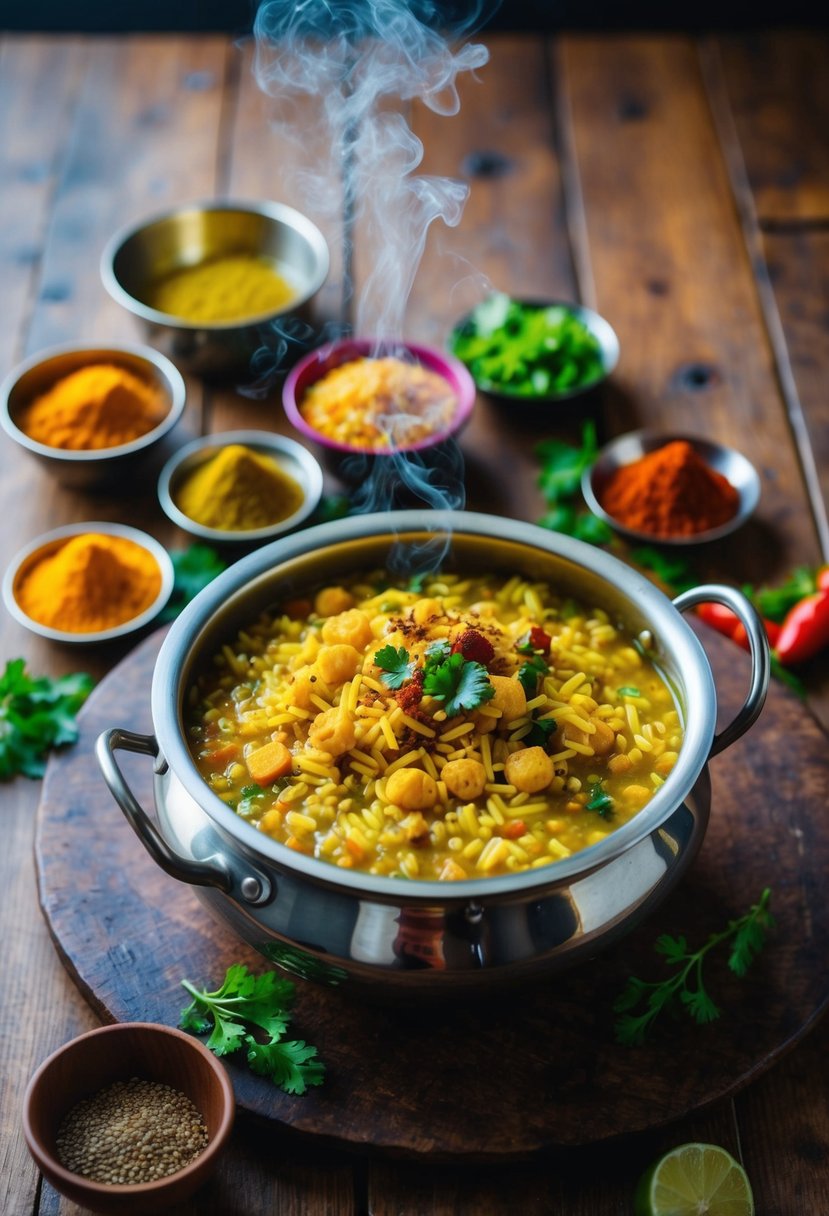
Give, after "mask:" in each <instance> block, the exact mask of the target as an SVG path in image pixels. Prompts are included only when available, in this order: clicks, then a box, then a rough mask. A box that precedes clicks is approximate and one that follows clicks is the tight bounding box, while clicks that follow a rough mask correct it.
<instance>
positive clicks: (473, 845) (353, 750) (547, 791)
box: [188, 572, 682, 880]
mask: <svg viewBox="0 0 829 1216" xmlns="http://www.w3.org/2000/svg"><path fill="white" fill-rule="evenodd" d="M413 583H417V584H418V585H417V588H416V589H414V586H413ZM413 583H410V584H408V585H407V584H404V583H401V584H399V585H398V584H391V583H390V582H389V578H388V576H387V575H386V574H384V573H380V572H378V573H375V574H373V575H368V576H362V577H360V578H358V579H355V580H354V581H353V582H351V583H348V584H345V585H338V586H327V587H323V588H322V589H321V590H319V591H318V592H317V593H316V595H315V597H314V598H313V601H311V600H294V601H292V602H289V603H285V604H283V605H280V610H279V611H277V612H276V613H275V614H271V615H267V616H263V617H262V618H261V619H260V620H259V621H258V622H257V623H256V624H255V625H253V626H252V627H251V628H250V629H248V630H245V631H243V632H242V633H240V634H239V636H238V637H237V638H236V640H235V642H234V643H233V645H232V646H225V647H224V648H223V650H222V653H221V654H218V655H216V656H215V664H214V668H213V670H212V671H211V672H210V673H208V674H207V675H204V676H202V677H201V678H200V679H199V680H198V681H197V682H196V684H195V685H194V686H193V687H192V688H191V689H190V694H189V709H188V728H189V740H190V746H191V749H192V753H193V756H194V758H195V761H196V764H197V765H198V767H199V770H200V771H201V773H202V774H203V776H204V778H205V780H206V781H207V783H208V784H209V786H210V787H211V789H213V790H214V791H215V792H216V794H218V796H219V797H220V798H221V799H223V801H225V802H226V803H227V804H228V805H229V806H231V807H233V808H234V810H235V811H236V813H237V814H239V815H241V816H243V817H244V818H245V819H247V820H248V821H249V822H251V823H253V824H255V825H256V826H257V827H258V828H259V829H260V830H261V831H262V832H265V833H266V834H267V835H269V836H271V837H273V839H274V840H278V841H280V842H282V843H283V844H285V845H287V846H288V847H289V848H291V849H295V850H296V851H297V852H299V853H303V854H306V855H307V856H313V857H317V858H320V859H321V860H324V861H328V862H330V863H331V864H332V865H336V866H340V867H343V868H346V869H354V870H362V871H365V872H367V873H370V874H381V875H392V876H397V877H406V878H410V879H435V878H437V879H443V880H457V879H464V878H481V877H486V876H489V875H496V874H506V873H512V872H516V871H520V870H527V869H535V868H536V867H538V866H544V865H547V864H549V863H550V862H553V861H557V860H559V859H560V858H563V857H568V856H569V855H570V854H571V853H574V852H577V851H578V850H579V849H583V848H585V847H587V846H588V845H592V844H595V843H597V842H598V841H601V840H603V839H604V838H605V837H606V836H607V835H608V834H609V833H611V832H613V831H615V830H616V828H618V827H620V826H621V825H622V824H624V823H626V822H627V821H628V820H630V819H631V818H632V817H633V816H634V815H636V814H637V813H638V812H639V811H640V810H641V809H642V807H644V806H645V804H646V803H647V802H648V801H649V800H650V798H651V797H652V796H653V794H654V793H655V791H656V790H657V789H658V787H659V786H660V785H661V784H662V782H663V781H664V779H665V777H666V776H667V774H668V773H669V772H670V771H671V769H672V767H673V765H674V763H675V762H676V759H677V754H678V752H679V749H680V747H681V744H682V728H681V724H680V720H679V714H678V711H677V708H676V705H675V703H674V700H673V697H672V695H671V692H670V691H669V689H668V687H667V685H666V684H665V682H664V680H663V679H662V677H661V676H660V675H659V673H658V672H657V670H656V669H655V667H654V666H653V664H652V663H651V662H650V661H649V659H648V658H647V657H646V653H645V651H644V650H643V648H642V646H641V645H639V644H638V643H637V642H635V641H634V639H632V638H630V637H627V636H625V634H624V633H623V632H622V631H621V630H620V628H619V627H618V626H617V624H616V623H614V622H613V621H612V620H611V619H610V618H609V617H608V614H607V613H606V612H605V611H603V610H602V609H601V608H596V607H591V606H587V605H585V604H579V603H577V602H575V601H574V600H572V599H571V598H569V597H564V596H560V595H557V594H556V592H555V591H554V590H553V589H552V588H550V587H548V586H546V585H545V584H542V583H530V582H528V581H525V580H524V579H521V578H519V577H517V576H516V577H513V578H510V579H508V580H497V579H493V578H484V577H472V578H467V577H459V576H456V575H452V574H435V575H432V576H429V577H428V578H427V579H426V580H425V581H424V582H423V585H420V582H419V581H418V580H414V581H413Z"/></svg>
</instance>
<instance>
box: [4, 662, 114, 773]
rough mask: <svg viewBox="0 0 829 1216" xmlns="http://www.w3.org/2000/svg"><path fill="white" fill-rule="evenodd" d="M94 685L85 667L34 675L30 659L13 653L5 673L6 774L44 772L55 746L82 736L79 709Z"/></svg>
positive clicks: (71, 741) (72, 741) (60, 745)
mask: <svg viewBox="0 0 829 1216" xmlns="http://www.w3.org/2000/svg"><path fill="white" fill-rule="evenodd" d="M91 691H92V677H91V676H89V675H86V674H85V673H84V672H75V674H74V675H69V676H59V677H58V679H56V680H52V679H50V678H49V677H48V676H40V677H34V676H31V675H29V673H28V672H27V670H26V660H25V659H10V660H9V661H8V662H7V663H6V668H5V671H4V672H3V674H2V676H0V780H3V781H7V780H8V779H9V778H10V777H13V776H14V775H15V774H16V773H22V774H23V775H24V776H25V777H42V776H43V774H44V772H45V771H46V755H47V753H48V752H49V750H50V749H51V748H53V747H62V746H64V745H65V744H68V743H74V742H75V740H76V739H77V737H78V725H77V722H76V721H75V715H76V714H77V712H78V710H79V709H80V707H81V706H82V705H83V703H84V701H85V700H86V698H87V697H88V696H89V694H90V692H91Z"/></svg>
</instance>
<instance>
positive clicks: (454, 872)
mask: <svg viewBox="0 0 829 1216" xmlns="http://www.w3.org/2000/svg"><path fill="white" fill-rule="evenodd" d="M440 876H441V878H444V879H447V878H448V879H450V880H451V879H460V878H466V877H467V874H466V871H465V870H464V869H463V868H462V867H461V866H459V865H458V863H457V862H456V861H453V860H452V858H451V857H447V859H446V861H445V862H444V863H443V869H442V870H441V872H440Z"/></svg>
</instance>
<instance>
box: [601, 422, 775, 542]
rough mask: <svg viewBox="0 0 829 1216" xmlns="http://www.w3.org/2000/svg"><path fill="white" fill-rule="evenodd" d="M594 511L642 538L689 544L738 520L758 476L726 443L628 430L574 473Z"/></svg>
mask: <svg viewBox="0 0 829 1216" xmlns="http://www.w3.org/2000/svg"><path fill="white" fill-rule="evenodd" d="M582 492H583V494H584V499H585V502H586V503H587V505H588V507H589V508H590V510H591V511H592V512H593V514H594V515H596V516H598V518H599V519H602V520H604V522H605V523H606V524H609V525H610V527H612V528H614V529H615V530H616V531H617V532H620V533H622V534H623V535H624V536H628V537H631V538H632V539H634V540H638V541H642V542H644V543H649V544H653V543H657V544H660V545H693V544H701V543H703V542H706V541H711V540H718V539H719V538H720V537H723V536H727V535H728V534H729V533H730V532H734V531H736V529H737V528H739V527H741V526H742V525H743V524H744V523H745V522H746V520H747V519H748V518H749V516H750V515H751V514H752V513H753V512H754V510H755V508H756V506H757V503H758V501H759V498H760V478H759V477H758V475H757V471H756V469H755V468H754V466H753V465H752V464H751V462H750V461H748V460H747V459H746V457H745V456H743V455H742V453H740V452H737V451H736V450H735V449H734V448H728V447H726V446H725V445H724V444H721V443H717V442H715V441H714V440H710V439H701V438H699V437H696V436H692V435H669V434H660V433H659V432H656V431H644V430H643V431H633V432H631V433H630V434H627V435H620V436H619V437H618V438H617V439H614V440H612V442H610V443H609V444H607V445H606V446H605V447H604V448H603V449H602V451H601V452H600V453H599V455H598V458H597V459H596V461H595V463H594V464H593V465H592V466H591V467H590V468H588V469H586V470H585V472H584V474H583V476H582Z"/></svg>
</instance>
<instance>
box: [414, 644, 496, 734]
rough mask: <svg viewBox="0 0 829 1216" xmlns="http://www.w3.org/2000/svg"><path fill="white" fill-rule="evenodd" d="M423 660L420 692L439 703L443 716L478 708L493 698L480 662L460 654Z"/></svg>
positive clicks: (485, 671) (492, 691)
mask: <svg viewBox="0 0 829 1216" xmlns="http://www.w3.org/2000/svg"><path fill="white" fill-rule="evenodd" d="M430 657H432V659H433V661H432V662H429V661H427V664H426V668H425V671H424V675H423V691H424V693H425V694H426V695H427V696H430V697H434V698H435V700H436V701H442V702H443V707H444V709H445V710H446V714H447V717H449V718H451V717H453V716H454V715H455V714H459V713H462V712H463V710H465V709H478V708H479V706H481V705H483V704H484V702H485V701H489V700H490V698H491V697H494V696H495V688H494V687H493V685H492V684H491V683H490V681H489V675H488V673H487V669H486V668H485V667H484V665H483V663H476V662H475V661H474V660H471V659H465V658H464V657H463V655H462V654H450V655H449V656H448V658H445V659H440V660H439V661H437V662H435V661H434V656H430Z"/></svg>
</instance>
